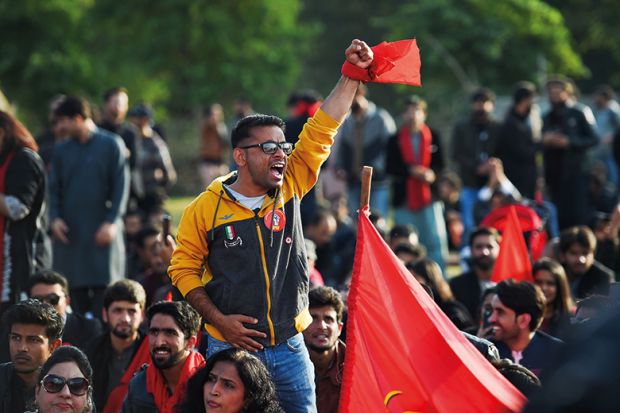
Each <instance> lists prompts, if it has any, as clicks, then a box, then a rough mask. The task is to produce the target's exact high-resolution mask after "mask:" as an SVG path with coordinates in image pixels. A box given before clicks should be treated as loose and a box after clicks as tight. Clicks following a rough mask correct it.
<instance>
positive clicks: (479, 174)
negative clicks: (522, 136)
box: [451, 88, 501, 237]
mask: <svg viewBox="0 0 620 413" xmlns="http://www.w3.org/2000/svg"><path fill="white" fill-rule="evenodd" d="M470 101H471V104H470V108H471V111H470V114H469V116H468V117H467V118H465V119H462V120H460V121H459V122H458V123H457V124H456V125H455V126H454V130H453V133H452V156H451V158H452V162H453V163H454V165H455V169H456V173H457V174H458V176H459V177H460V178H461V179H462V180H463V188H462V190H461V196H460V198H459V202H460V207H461V216H462V219H463V225H464V226H465V237H468V236H469V233H470V232H471V231H472V229H473V228H474V205H475V203H476V200H477V199H478V190H479V189H480V188H481V187H482V186H483V185H484V184H485V183H486V182H487V177H488V174H489V165H488V160H489V159H490V158H491V156H493V154H494V153H495V145H496V143H497V139H498V137H499V132H500V127H501V125H500V124H499V122H497V121H496V120H495V119H493V116H492V113H493V110H494V109H495V93H493V92H492V91H491V90H490V89H487V88H480V89H478V90H476V91H474V93H472V95H471V98H470Z"/></svg>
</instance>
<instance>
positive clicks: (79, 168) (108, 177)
mask: <svg viewBox="0 0 620 413" xmlns="http://www.w3.org/2000/svg"><path fill="white" fill-rule="evenodd" d="M54 114H55V116H56V119H57V123H58V127H59V128H60V130H61V131H62V133H63V134H64V135H66V136H68V137H70V139H68V140H67V141H65V142H62V143H61V144H59V146H58V148H57V150H55V151H54V160H53V162H52V170H51V172H50V196H49V198H50V220H51V231H52V234H53V236H54V266H53V268H54V270H56V271H58V272H60V273H61V274H63V275H64V276H65V277H67V280H68V281H69V285H70V286H71V298H72V299H73V304H72V306H73V308H74V309H75V310H76V311H78V312H80V313H83V314H86V313H87V312H90V313H91V314H92V315H93V316H95V317H97V316H98V315H99V314H100V313H101V306H102V300H103V291H104V290H105V288H106V287H107V286H108V284H110V283H112V282H114V281H116V280H119V279H121V278H123V277H124V276H125V246H124V240H123V221H122V216H123V213H124V211H125V206H126V203H127V193H128V188H129V177H128V169H127V165H126V159H125V145H124V144H123V142H122V140H121V139H120V137H118V136H117V135H113V134H110V133H109V132H106V131H103V130H101V129H98V128H97V127H96V126H95V123H94V122H93V121H92V119H91V113H90V105H89V104H88V102H87V101H86V100H84V99H82V98H78V97H67V98H65V99H64V100H63V101H62V103H60V105H59V106H58V107H57V108H56V110H55V112H54Z"/></svg>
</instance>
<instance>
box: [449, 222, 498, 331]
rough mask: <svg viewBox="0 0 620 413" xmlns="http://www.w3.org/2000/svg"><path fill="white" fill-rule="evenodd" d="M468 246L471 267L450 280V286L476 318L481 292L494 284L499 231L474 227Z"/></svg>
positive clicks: (457, 298)
mask: <svg viewBox="0 0 620 413" xmlns="http://www.w3.org/2000/svg"><path fill="white" fill-rule="evenodd" d="M469 248H470V250H471V257H470V262H469V263H470V266H471V269H470V270H469V271H467V272H465V273H463V274H461V275H459V276H457V277H455V278H453V279H452V280H450V288H451V289H452V293H453V294H454V298H456V300H457V301H459V302H461V303H462V304H463V305H465V307H467V310H468V311H469V314H471V315H472V316H474V318H475V319H476V320H477V319H478V317H479V314H480V313H479V311H478V307H480V298H481V296H482V292H483V291H484V290H486V289H487V288H489V287H492V286H493V285H495V283H494V282H493V281H491V276H492V275H493V267H494V266H495V261H496V260H497V257H498V255H499V233H498V232H497V230H496V229H495V228H488V227H479V228H476V229H474V230H473V232H472V233H471V235H470V237H469Z"/></svg>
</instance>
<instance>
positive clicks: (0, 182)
mask: <svg viewBox="0 0 620 413" xmlns="http://www.w3.org/2000/svg"><path fill="white" fill-rule="evenodd" d="M13 156H15V151H14V150H13V151H11V152H9V153H8V154H7V155H6V158H5V159H4V163H3V164H2V165H0V193H4V188H5V180H6V171H7V170H8V169H9V164H10V163H11V160H12V159H13ZM6 219H7V218H6V217H5V216H4V215H0V298H1V297H4V296H5V295H6V296H7V297H10V290H9V291H8V292H7V291H4V286H5V285H7V286H9V289H10V280H9V282H6V280H5V279H4V277H10V276H11V271H10V268H4V266H5V265H6V263H5V262H4V259H5V258H7V257H8V255H9V254H5V251H4V249H5V248H6V247H5V245H4V238H5V237H4V231H5V229H6Z"/></svg>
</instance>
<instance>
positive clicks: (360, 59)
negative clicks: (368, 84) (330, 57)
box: [321, 39, 373, 123]
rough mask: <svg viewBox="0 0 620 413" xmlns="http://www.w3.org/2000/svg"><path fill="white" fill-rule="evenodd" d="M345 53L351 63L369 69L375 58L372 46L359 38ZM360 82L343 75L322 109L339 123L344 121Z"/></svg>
mask: <svg viewBox="0 0 620 413" xmlns="http://www.w3.org/2000/svg"><path fill="white" fill-rule="evenodd" d="M344 54H345V58H346V59H347V60H348V61H349V62H350V63H351V64H353V65H355V66H357V67H359V68H361V69H368V67H369V66H370V64H371V63H372V59H373V53H372V50H370V47H369V46H368V45H367V44H366V43H365V42H363V41H361V40H357V39H355V40H353V41H352V42H351V46H349V47H348V48H347V50H346V51H345V52H344ZM359 84H360V81H359V80H353V79H350V78H348V77H346V76H342V77H341V78H340V80H339V81H338V83H337V84H336V86H335V87H334V89H333V90H332V91H331V93H330V94H329V96H328V97H327V99H325V102H323V104H322V105H321V109H322V110H323V111H324V112H325V113H327V114H328V115H329V116H330V117H331V118H332V119H334V120H336V121H338V123H342V121H344V118H345V116H346V115H347V113H348V112H349V108H350V107H351V103H352V102H353V97H355V92H356V91H357V87H358V86H359Z"/></svg>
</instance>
